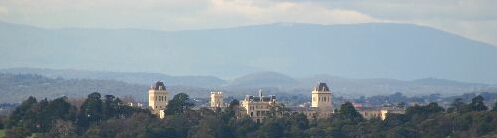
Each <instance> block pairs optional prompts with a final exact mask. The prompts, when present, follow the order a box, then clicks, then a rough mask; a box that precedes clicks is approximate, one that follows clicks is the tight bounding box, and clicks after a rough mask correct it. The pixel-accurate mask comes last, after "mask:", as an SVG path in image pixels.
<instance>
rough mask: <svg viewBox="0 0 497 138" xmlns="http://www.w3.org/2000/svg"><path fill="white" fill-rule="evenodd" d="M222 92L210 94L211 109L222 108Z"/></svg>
mask: <svg viewBox="0 0 497 138" xmlns="http://www.w3.org/2000/svg"><path fill="white" fill-rule="evenodd" d="M223 98H224V97H223V92H211V107H212V108H215V107H224V102H223Z"/></svg>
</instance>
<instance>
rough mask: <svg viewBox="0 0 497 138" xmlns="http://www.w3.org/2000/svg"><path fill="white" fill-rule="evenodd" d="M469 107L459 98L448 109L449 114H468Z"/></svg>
mask: <svg viewBox="0 0 497 138" xmlns="http://www.w3.org/2000/svg"><path fill="white" fill-rule="evenodd" d="M468 111H469V109H468V105H467V104H466V103H464V102H463V101H462V99H461V98H457V99H455V100H454V102H453V103H452V104H450V107H449V108H448V109H447V112H449V113H453V112H457V113H465V112H468Z"/></svg>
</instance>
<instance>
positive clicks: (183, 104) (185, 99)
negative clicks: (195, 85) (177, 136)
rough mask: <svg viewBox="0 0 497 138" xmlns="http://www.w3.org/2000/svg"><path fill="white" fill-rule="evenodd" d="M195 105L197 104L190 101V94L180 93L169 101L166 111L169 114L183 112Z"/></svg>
mask: <svg viewBox="0 0 497 138" xmlns="http://www.w3.org/2000/svg"><path fill="white" fill-rule="evenodd" d="M194 105H195V104H194V103H193V102H192V101H190V97H189V96H188V94H185V93H178V94H176V95H174V97H173V99H172V100H170V101H169V103H168V104H167V107H166V111H165V112H166V114H167V115H172V114H182V113H184V112H185V111H188V110H191V108H192V107H193V106H194Z"/></svg>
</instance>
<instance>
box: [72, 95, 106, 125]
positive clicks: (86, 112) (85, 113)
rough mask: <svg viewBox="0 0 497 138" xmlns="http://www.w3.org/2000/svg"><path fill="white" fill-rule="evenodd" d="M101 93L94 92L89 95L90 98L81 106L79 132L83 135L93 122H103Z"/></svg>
mask: <svg viewBox="0 0 497 138" xmlns="http://www.w3.org/2000/svg"><path fill="white" fill-rule="evenodd" d="M100 98H101V95H100V93H98V92H94V93H91V94H89V95H88V98H87V99H86V100H85V102H83V105H81V108H80V111H79V115H78V121H77V122H76V124H77V125H78V129H79V130H78V131H79V132H80V134H81V133H83V132H84V131H86V129H87V128H88V127H89V125H90V123H91V122H97V121H101V120H102V114H103V113H102V99H100Z"/></svg>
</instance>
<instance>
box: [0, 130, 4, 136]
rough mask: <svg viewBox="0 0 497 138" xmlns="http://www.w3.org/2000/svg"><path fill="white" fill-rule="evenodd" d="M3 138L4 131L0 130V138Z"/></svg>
mask: <svg viewBox="0 0 497 138" xmlns="http://www.w3.org/2000/svg"><path fill="white" fill-rule="evenodd" d="M3 137H5V130H3V129H0V138H3Z"/></svg>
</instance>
